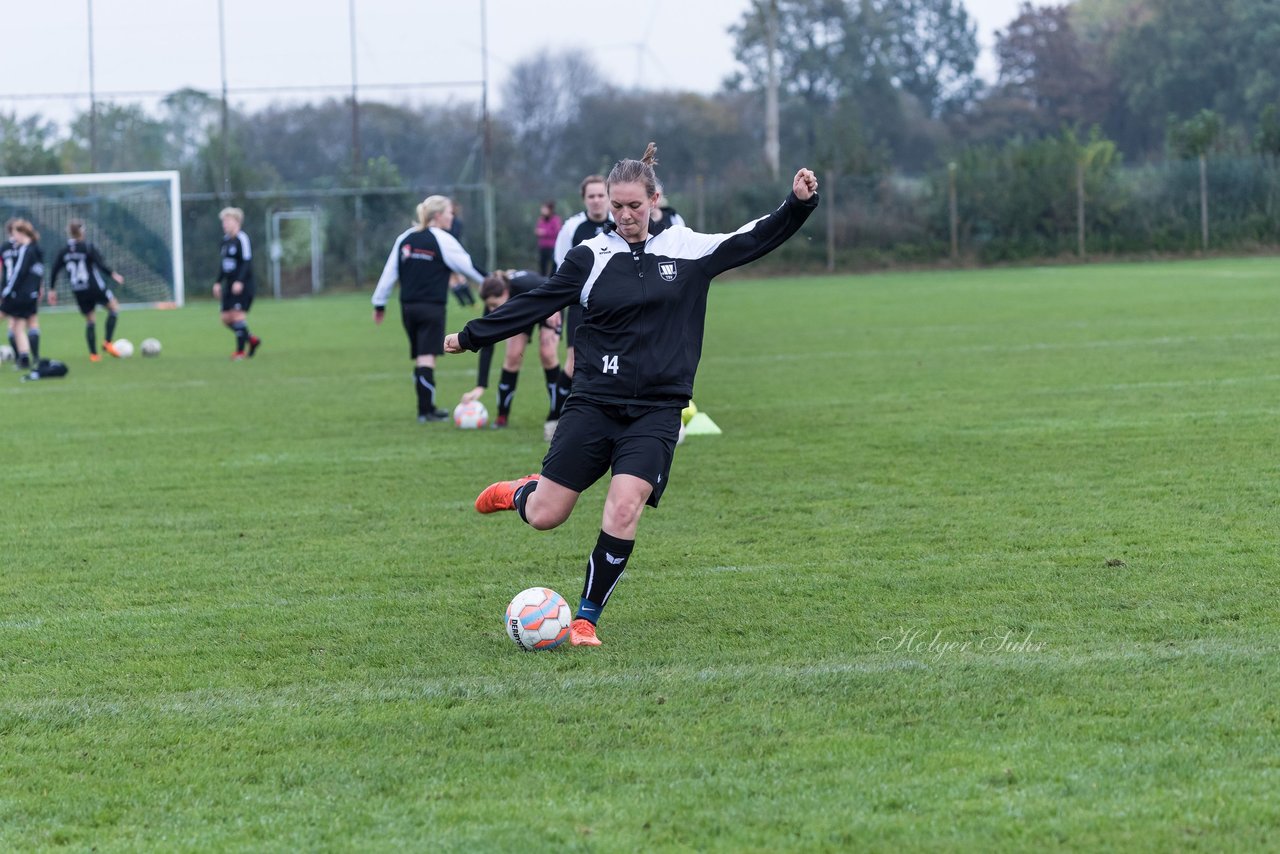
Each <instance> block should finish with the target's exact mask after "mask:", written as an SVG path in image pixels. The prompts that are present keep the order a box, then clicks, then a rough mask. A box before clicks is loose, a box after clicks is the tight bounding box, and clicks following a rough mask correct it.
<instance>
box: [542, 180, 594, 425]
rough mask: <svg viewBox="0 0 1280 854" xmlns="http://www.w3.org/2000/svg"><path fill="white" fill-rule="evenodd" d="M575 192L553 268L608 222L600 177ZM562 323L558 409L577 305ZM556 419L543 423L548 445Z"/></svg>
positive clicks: (564, 393) (566, 383)
mask: <svg viewBox="0 0 1280 854" xmlns="http://www.w3.org/2000/svg"><path fill="white" fill-rule="evenodd" d="M578 189H579V191H580V192H581V193H582V203H583V205H584V206H585V207H584V209H583V210H581V211H578V212H577V213H576V214H574V215H573V216H571V217H569V218H568V219H567V220H565V223H564V225H563V226H561V227H560V234H559V235H558V236H557V237H556V248H555V262H556V267H559V266H560V265H561V264H563V263H564V258H565V256H566V255H568V254H569V250H570V249H572V248H573V247H575V246H577V245H578V244H579V243H581V242H582V241H584V240H589V239H591V238H592V237H595V236H596V235H597V234H600V233H602V232H603V231H604V229H605V226H606V225H608V223H609V194H608V190H607V189H606V187H605V180H604V176H603V175H588V176H587V177H585V178H583V179H582V183H581V184H580V185H579V188H578ZM564 323H565V330H564V343H565V354H564V370H563V375H562V377H561V381H560V405H561V406H562V407H563V405H564V401H565V400H567V399H568V397H569V391H570V387H571V385H572V383H573V364H574V362H573V354H574V349H573V348H574V339H575V335H576V334H577V330H578V325H579V324H580V323H582V306H580V305H578V304H577V303H575V304H573V305H571V306H569V310H568V311H567V312H566V313H565V321H564ZM559 418H560V411H559V410H556V411H555V412H554V413H553V417H551V418H549V419H548V420H547V426H546V430H545V432H544V435H543V438H545V439H546V440H547V441H548V442H550V441H551V437H552V436H554V435H555V433H556V422H557V421H558V419H559Z"/></svg>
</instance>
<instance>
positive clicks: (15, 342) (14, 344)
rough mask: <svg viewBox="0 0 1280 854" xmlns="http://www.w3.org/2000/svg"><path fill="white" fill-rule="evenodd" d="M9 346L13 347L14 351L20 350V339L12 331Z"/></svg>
mask: <svg viewBox="0 0 1280 854" xmlns="http://www.w3.org/2000/svg"><path fill="white" fill-rule="evenodd" d="M9 346H10V347H12V348H13V352H15V353H16V352H18V339H17V338H16V337H14V334H13V333H12V332H10V333H9Z"/></svg>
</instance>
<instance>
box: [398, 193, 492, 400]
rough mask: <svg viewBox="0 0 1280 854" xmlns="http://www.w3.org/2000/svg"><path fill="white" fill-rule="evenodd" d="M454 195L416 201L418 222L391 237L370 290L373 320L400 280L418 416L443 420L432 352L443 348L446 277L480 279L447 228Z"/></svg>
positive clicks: (435, 354)
mask: <svg viewBox="0 0 1280 854" xmlns="http://www.w3.org/2000/svg"><path fill="white" fill-rule="evenodd" d="M452 224H453V201H452V200H451V199H449V197H448V196H428V197H427V198H426V199H424V200H423V201H422V203H421V204H420V205H418V224H417V225H415V226H414V227H413V228H410V229H409V230H408V231H406V232H404V233H403V234H401V235H400V236H399V237H398V238H396V243H395V245H394V246H393V247H391V254H390V255H388V256H387V263H386V266H385V267H383V270H382V277H381V278H379V279H378V286H377V287H376V288H374V291H373V322H374V323H379V324H380V323H382V319H383V317H384V315H385V313H386V310H387V300H388V299H390V298H391V291H392V289H393V288H394V287H395V286H396V282H399V283H400V315H401V320H402V321H403V323H404V331H405V334H407V335H408V336H409V357H410V358H411V359H413V385H414V388H415V389H416V391H417V396H418V421H420V422H428V421H447V420H449V412H448V411H447V410H444V409H437V408H436V379H435V367H436V356H439V355H440V354H441V353H443V352H444V316H445V306H446V304H447V303H448V301H449V279H450V277H451V276H452V275H453V274H454V273H461V274H462V275H464V276H466V277H467V278H469V279H471V280H472V281H474V282H476V283H477V284H479V283H480V282H483V281H484V275H483V274H482V273H481V272H480V271H479V270H477V269H476V267H475V265H474V264H472V263H471V256H470V255H468V254H467V250H465V249H463V248H462V244H461V243H459V242H458V241H457V238H455V237H454V236H453V235H452V234H450V233H449V226H450V225H452Z"/></svg>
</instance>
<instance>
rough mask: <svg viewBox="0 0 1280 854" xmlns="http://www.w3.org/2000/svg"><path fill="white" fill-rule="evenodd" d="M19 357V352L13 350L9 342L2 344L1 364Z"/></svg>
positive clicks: (0, 349) (0, 348)
mask: <svg viewBox="0 0 1280 854" xmlns="http://www.w3.org/2000/svg"><path fill="white" fill-rule="evenodd" d="M17 358H18V354H17V353H15V352H13V348H12V347H10V346H9V345H8V344H0V365H3V364H4V363H6V362H12V361H14V360H15V359H17Z"/></svg>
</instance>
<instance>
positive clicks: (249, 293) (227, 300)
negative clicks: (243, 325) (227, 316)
mask: <svg viewBox="0 0 1280 854" xmlns="http://www.w3.org/2000/svg"><path fill="white" fill-rule="evenodd" d="M252 305H253V290H252V289H251V288H245V289H244V290H243V291H241V292H240V293H238V294H233V293H231V286H230V285H223V286H222V310H223V311H243V312H248V311H249V308H250V307H251V306H252Z"/></svg>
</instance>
